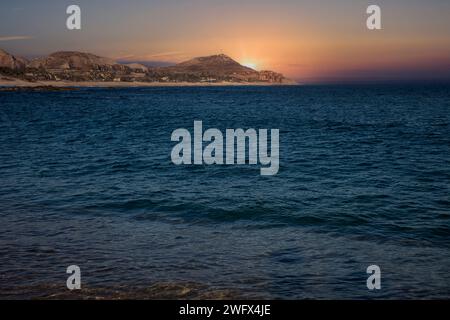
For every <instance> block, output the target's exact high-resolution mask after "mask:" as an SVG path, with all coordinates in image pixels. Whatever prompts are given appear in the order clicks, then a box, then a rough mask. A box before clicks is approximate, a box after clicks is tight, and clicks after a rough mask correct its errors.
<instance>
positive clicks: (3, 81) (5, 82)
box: [0, 78, 296, 88]
mask: <svg viewBox="0 0 450 320" xmlns="http://www.w3.org/2000/svg"><path fill="white" fill-rule="evenodd" d="M280 85H281V86H285V85H296V84H294V83H282V84H274V83H261V82H251V83H250V82H214V83H211V82H95V81H92V82H72V81H36V82H29V81H24V80H19V79H8V78H0V87H43V86H52V87H58V88H65V87H79V88H130V87H131V88H138V87H198V86H202V87H214V86H280Z"/></svg>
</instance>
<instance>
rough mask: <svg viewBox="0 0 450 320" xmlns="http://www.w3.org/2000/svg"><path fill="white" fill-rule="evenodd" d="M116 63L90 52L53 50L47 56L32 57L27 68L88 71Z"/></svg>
mask: <svg viewBox="0 0 450 320" xmlns="http://www.w3.org/2000/svg"><path fill="white" fill-rule="evenodd" d="M114 65H117V63H116V62H114V61H113V60H112V59H108V58H103V57H99V56H96V55H94V54H91V53H84V52H76V51H61V52H55V53H52V54H51V55H49V56H48V57H44V58H38V59H33V60H32V61H30V63H29V64H28V67H29V68H36V69H38V68H44V69H47V70H55V69H56V70H81V71H90V70H93V69H94V70H95V69H99V68H105V67H106V68H110V67H112V66H114Z"/></svg>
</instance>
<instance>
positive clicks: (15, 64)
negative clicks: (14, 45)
mask: <svg viewBox="0 0 450 320" xmlns="http://www.w3.org/2000/svg"><path fill="white" fill-rule="evenodd" d="M27 64H28V61H27V60H26V59H24V58H21V57H15V56H13V55H11V54H9V53H8V52H6V51H4V50H2V49H0V68H7V69H11V70H23V69H25V67H26V65H27Z"/></svg>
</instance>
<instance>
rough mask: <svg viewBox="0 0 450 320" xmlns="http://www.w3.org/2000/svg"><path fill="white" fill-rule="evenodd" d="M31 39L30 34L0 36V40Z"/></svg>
mask: <svg viewBox="0 0 450 320" xmlns="http://www.w3.org/2000/svg"><path fill="white" fill-rule="evenodd" d="M27 39H32V37H30V36H8V37H0V41H14V40H27Z"/></svg>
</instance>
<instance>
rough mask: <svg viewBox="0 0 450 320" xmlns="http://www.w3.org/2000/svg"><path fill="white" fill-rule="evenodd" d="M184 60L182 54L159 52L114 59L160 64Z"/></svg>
mask: <svg viewBox="0 0 450 320" xmlns="http://www.w3.org/2000/svg"><path fill="white" fill-rule="evenodd" d="M182 58H184V55H183V52H180V51H171V52H161V53H154V54H144V55H134V54H131V55H125V56H119V57H116V59H117V60H133V61H154V60H158V61H161V62H173V61H174V60H175V61H176V60H180V59H182Z"/></svg>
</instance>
